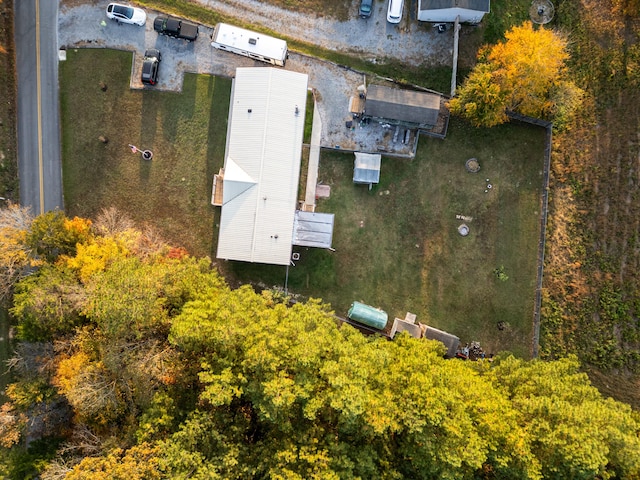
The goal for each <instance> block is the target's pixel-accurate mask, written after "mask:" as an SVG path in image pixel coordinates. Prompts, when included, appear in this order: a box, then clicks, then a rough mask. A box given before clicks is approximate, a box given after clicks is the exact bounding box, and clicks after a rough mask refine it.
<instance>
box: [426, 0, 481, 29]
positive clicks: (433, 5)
mask: <svg viewBox="0 0 640 480" xmlns="http://www.w3.org/2000/svg"><path fill="white" fill-rule="evenodd" d="M489 2H490V0H418V20H420V21H421V22H433V23H453V22H455V21H456V17H460V19H459V22H460V23H471V24H476V23H480V22H481V21H482V18H483V17H484V14H485V13H489Z"/></svg>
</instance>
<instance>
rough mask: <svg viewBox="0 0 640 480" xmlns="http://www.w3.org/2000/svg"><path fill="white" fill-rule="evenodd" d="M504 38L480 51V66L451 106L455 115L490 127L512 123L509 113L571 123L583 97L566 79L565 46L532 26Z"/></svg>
mask: <svg viewBox="0 0 640 480" xmlns="http://www.w3.org/2000/svg"><path fill="white" fill-rule="evenodd" d="M505 37H506V40H505V41H504V42H500V43H497V44H496V45H493V46H491V47H485V48H484V49H483V50H482V51H481V53H480V55H479V58H478V64H477V65H476V67H475V68H474V69H473V70H472V71H471V73H470V74H469V76H468V77H467V79H466V80H465V82H464V84H463V85H462V86H461V87H460V88H459V90H458V92H457V96H456V97H454V98H453V99H451V101H450V102H449V106H450V108H451V111H452V112H453V113H454V114H458V115H461V116H463V117H464V118H466V119H468V120H469V121H470V122H471V123H473V124H474V125H477V126H485V127H492V126H494V125H498V124H501V123H504V122H505V121H507V112H508V111H513V112H518V113H520V114H523V115H527V116H530V117H534V118H544V119H548V120H550V119H557V120H558V121H562V122H564V121H566V118H565V117H567V116H569V115H571V113H572V111H573V110H574V109H575V108H576V106H577V104H578V101H579V98H580V97H581V91H580V89H578V88H577V87H575V86H574V85H573V84H571V83H570V82H568V81H567V79H566V78H565V77H566V71H565V67H564V65H565V62H566V61H567V59H568V53H567V50H566V47H567V42H566V40H565V39H564V38H563V37H562V36H560V35H558V34H557V33H555V32H553V31H551V30H547V29H545V28H543V27H540V28H534V27H533V25H532V24H531V22H526V23H524V24H523V25H521V26H519V27H514V28H512V29H511V30H510V31H508V32H507V33H506V34H505ZM561 117H562V118H561Z"/></svg>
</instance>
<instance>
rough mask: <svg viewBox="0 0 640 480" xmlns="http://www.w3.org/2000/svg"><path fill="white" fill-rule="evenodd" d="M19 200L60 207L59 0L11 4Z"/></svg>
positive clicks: (37, 209)
mask: <svg viewBox="0 0 640 480" xmlns="http://www.w3.org/2000/svg"><path fill="white" fill-rule="evenodd" d="M14 21H15V44H16V62H17V69H18V128H17V130H18V175H19V177H20V204H21V205H22V206H30V207H31V208H32V211H33V213H34V214H35V215H39V214H41V213H44V212H47V211H50V210H55V209H58V208H59V209H62V208H63V199H62V163H61V153H60V120H59V113H58V48H57V45H58V31H57V26H58V2H57V1H52V0H19V1H17V2H15V18H14Z"/></svg>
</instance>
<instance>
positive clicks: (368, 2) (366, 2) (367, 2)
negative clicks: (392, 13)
mask: <svg viewBox="0 0 640 480" xmlns="http://www.w3.org/2000/svg"><path fill="white" fill-rule="evenodd" d="M372 10H373V0H360V11H359V14H360V18H369V17H370V16H371V11H372Z"/></svg>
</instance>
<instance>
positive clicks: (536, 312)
mask: <svg viewBox="0 0 640 480" xmlns="http://www.w3.org/2000/svg"><path fill="white" fill-rule="evenodd" d="M507 115H508V116H509V118H511V119H513V120H518V121H520V122H524V123H529V124H532V125H537V126H540V127H544V128H545V130H546V135H545V146H544V168H543V173H542V199H541V213H540V239H539V240H538V265H537V280H536V299H535V304H534V306H533V340H532V347H531V356H532V357H533V358H537V357H538V353H539V349H540V309H541V305H542V278H543V275H544V251H545V242H546V238H547V215H548V207H549V172H550V170H551V141H552V137H553V123H551V122H547V121H545V120H540V119H538V118H532V117H527V116H525V115H520V114H518V113H515V112H508V113H507Z"/></svg>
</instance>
